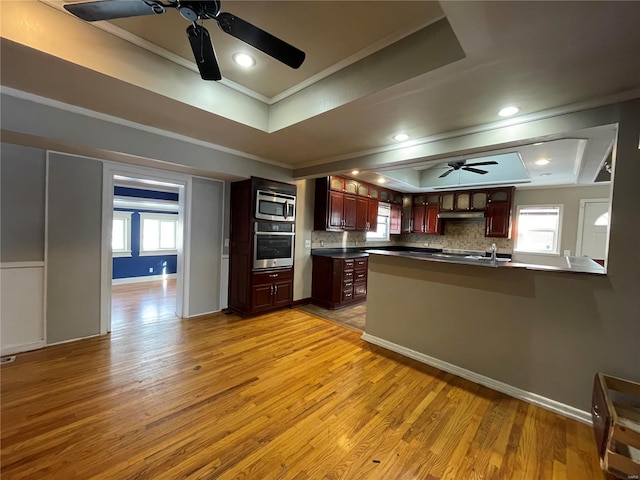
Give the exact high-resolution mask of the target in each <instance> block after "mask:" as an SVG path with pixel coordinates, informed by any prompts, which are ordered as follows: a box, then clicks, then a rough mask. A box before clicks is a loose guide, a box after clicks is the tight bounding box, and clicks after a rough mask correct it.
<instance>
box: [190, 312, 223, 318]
mask: <svg viewBox="0 0 640 480" xmlns="http://www.w3.org/2000/svg"><path fill="white" fill-rule="evenodd" d="M221 311H222V310H211V311H210V312H204V313H196V314H195V315H189V316H188V317H183V318H196V317H203V316H205V315H213V314H214V313H220V312H221Z"/></svg>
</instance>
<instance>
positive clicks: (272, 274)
mask: <svg viewBox="0 0 640 480" xmlns="http://www.w3.org/2000/svg"><path fill="white" fill-rule="evenodd" d="M269 276H270V277H271V278H276V277H277V276H278V274H277V273H271V274H269Z"/></svg>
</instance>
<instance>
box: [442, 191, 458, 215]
mask: <svg viewBox="0 0 640 480" xmlns="http://www.w3.org/2000/svg"><path fill="white" fill-rule="evenodd" d="M454 198H455V194H454V193H443V194H442V195H441V196H440V210H442V211H444V212H450V211H451V210H453V201H454Z"/></svg>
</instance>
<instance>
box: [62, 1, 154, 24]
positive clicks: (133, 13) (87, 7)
mask: <svg viewBox="0 0 640 480" xmlns="http://www.w3.org/2000/svg"><path fill="white" fill-rule="evenodd" d="M64 9H65V10H66V11H68V12H69V13H72V14H73V15H75V16H76V17H78V18H81V19H82V20H85V21H87V22H97V21H99V20H113V19H115V18H126V17H140V16H142V15H153V14H155V13H164V7H162V6H161V5H156V6H155V7H151V6H149V5H147V4H146V3H144V2H143V1H142V0H135V1H132V0H101V1H97V2H84V3H68V4H66V5H64Z"/></svg>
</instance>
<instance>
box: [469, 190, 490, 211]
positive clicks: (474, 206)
mask: <svg viewBox="0 0 640 480" xmlns="http://www.w3.org/2000/svg"><path fill="white" fill-rule="evenodd" d="M485 208H487V192H484V191H481V192H479V191H473V192H471V210H476V211H478V210H480V211H482V210H484V209H485Z"/></svg>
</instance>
